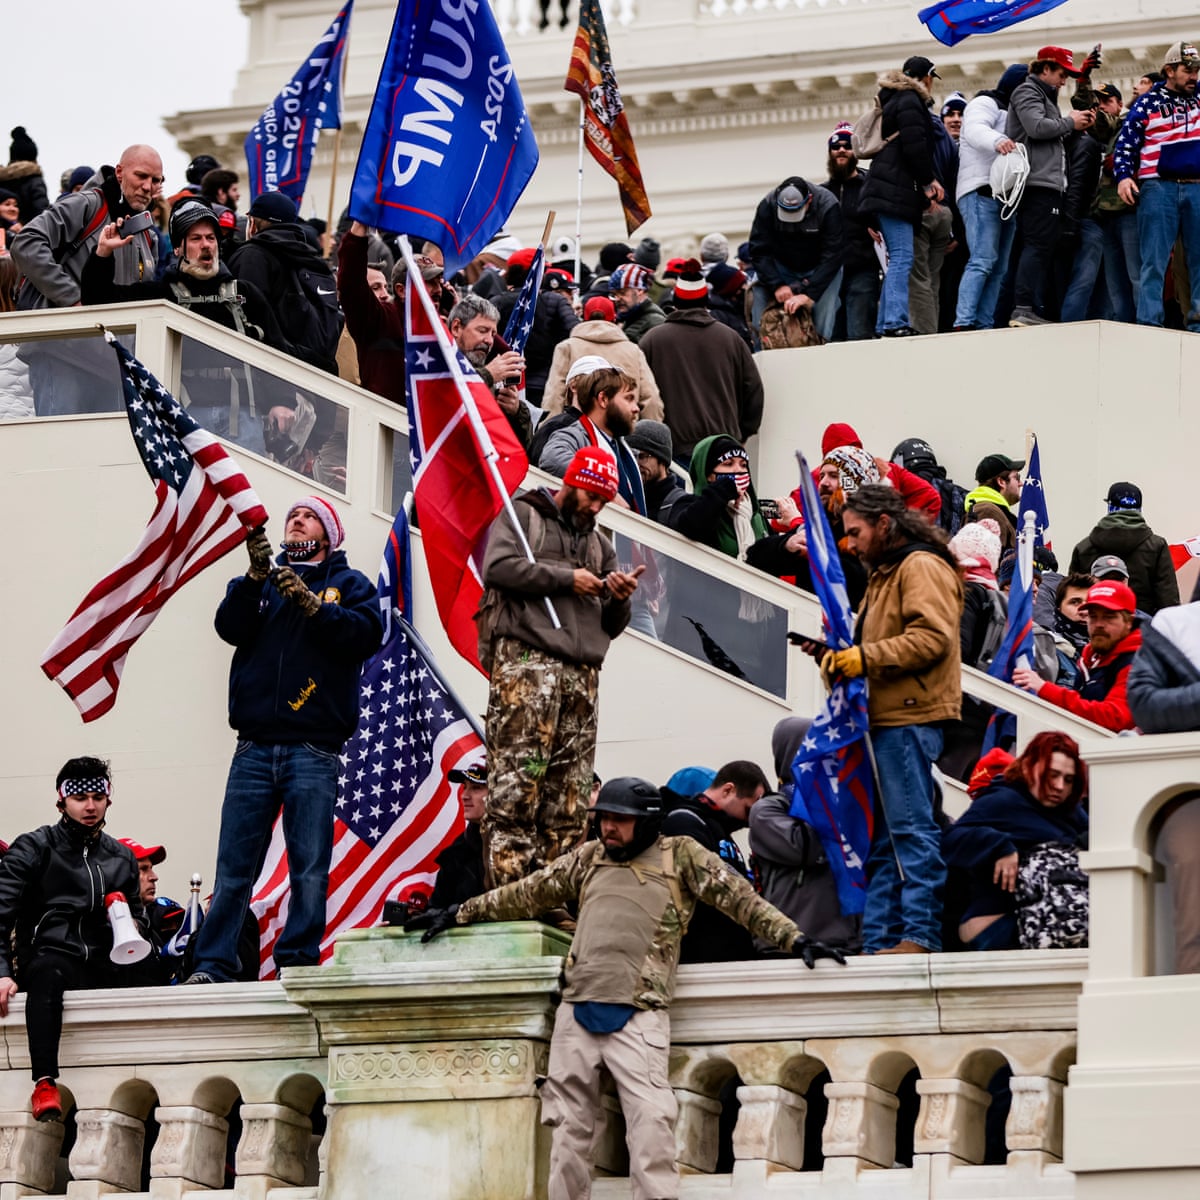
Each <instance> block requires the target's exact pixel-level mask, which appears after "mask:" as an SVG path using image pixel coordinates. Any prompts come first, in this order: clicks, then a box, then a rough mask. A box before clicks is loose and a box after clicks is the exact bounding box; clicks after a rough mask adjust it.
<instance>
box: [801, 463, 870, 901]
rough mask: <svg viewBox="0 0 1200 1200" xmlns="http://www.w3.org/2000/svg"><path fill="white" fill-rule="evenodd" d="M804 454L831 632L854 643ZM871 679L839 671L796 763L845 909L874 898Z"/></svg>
mask: <svg viewBox="0 0 1200 1200" xmlns="http://www.w3.org/2000/svg"><path fill="white" fill-rule="evenodd" d="M797 458H799V460H800V510H801V512H802V513H803V514H804V529H805V535H806V539H807V544H808V566H809V571H810V573H811V575H812V582H813V591H814V592H815V593H816V595H817V599H818V600H819V601H820V602H821V612H822V615H823V617H824V624H825V640H826V642H827V643H828V644H829V645H830V646H832V647H833V648H834V649H836V650H846V649H849V647H851V646H852V645H854V617H853V614H852V613H851V612H850V598H849V596H848V595H847V593H846V576H845V572H844V571H843V570H842V562H841V559H840V558H839V557H838V552H837V544H836V543H835V542H834V540H833V531H832V530H831V529H830V528H829V521H828V519H827V518H826V516H825V509H824V506H823V505H822V504H821V501H820V498H819V497H818V496H817V489H816V485H815V484H814V483H813V477H812V472H811V471H810V470H809V469H808V464H807V463H806V462H805V460H804V456H803V455H797ZM869 724H870V722H869V719H868V716H867V681H866V680H865V679H862V678H859V679H845V678H840V677H839V678H835V680H834V684H833V687H832V689H831V690H830V692H829V695H828V696H827V697H826V699H825V704H824V705H823V706H822V708H821V710H820V712H818V713H817V715H816V718H815V719H814V721H813V723H812V725H811V726H810V727H809V730H808V733H807V734H806V735H805V738H804V740H803V741H802V742H801V744H800V749H799V750H798V751H797V752H796V758H795V760H794V761H793V763H792V781H793V783H794V784H795V787H794V789H793V791H792V806H791V814H792V816H793V817H795V818H797V819H798V820H800V821H805V822H807V823H808V824H809V825H811V826H812V827H813V829H814V830H815V831H816V834H817V836H818V837H819V838H820V840H821V845H822V847H823V848H824V850H825V857H826V858H827V859H828V861H829V869H830V871H831V872H832V873H833V878H834V882H835V884H836V885H837V894H838V903H839V904H840V905H841V909H842V912H843V914H845V915H846V916H850V915H853V914H856V913H861V912H862V911H863V908H864V907H865V905H866V899H867V872H866V864H867V855H868V853H869V852H870V849H871V837H872V834H873V833H874V828H875V788H874V783H873V778H872V774H871V763H870V758H869V756H868V754H867V748H866V736H867V732H868V728H869Z"/></svg>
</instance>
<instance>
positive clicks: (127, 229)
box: [121, 212, 154, 237]
mask: <svg viewBox="0 0 1200 1200" xmlns="http://www.w3.org/2000/svg"><path fill="white" fill-rule="evenodd" d="M153 224H154V218H153V217H152V216H151V215H150V214H149V213H148V212H140V213H135V214H134V215H133V216H132V217H126V218H125V220H124V221H123V222H122V224H121V236H122V237H128V236H129V235H130V234H134V233H142V232H143V231H144V230H147V229H149V228H150V226H151V225H153Z"/></svg>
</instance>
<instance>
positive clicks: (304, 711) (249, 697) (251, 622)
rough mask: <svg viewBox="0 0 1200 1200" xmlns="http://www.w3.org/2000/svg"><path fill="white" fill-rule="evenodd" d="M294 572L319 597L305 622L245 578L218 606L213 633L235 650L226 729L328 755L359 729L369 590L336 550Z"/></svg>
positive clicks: (373, 595) (372, 601)
mask: <svg viewBox="0 0 1200 1200" xmlns="http://www.w3.org/2000/svg"><path fill="white" fill-rule="evenodd" d="M277 561H279V562H280V563H282V562H283V561H284V558H283V555H280V556H279V559H278V560H277ZM297 573H298V574H300V575H301V577H302V578H303V579H304V581H305V582H306V583H307V584H308V586H309V587H310V588H311V589H312V590H313V591H315V592H316V593H317V595H318V596H321V597H322V598H323V599H324V601H325V603H323V604H322V605H321V608H320V610H319V611H318V612H317V613H315V614H314V615H313V616H311V617H306V616H305V615H304V614H303V613H302V612H301V611H300V610H299V609H298V608H297V607H296V606H295V605H294V604H293V603H292V602H291V601H290V600H286V599H284V597H282V596H281V595H280V594H279V592H278V591H277V590H276V589H275V588H274V586H272V584H271V583H269V582H264V583H256V582H255V581H254V580H252V579H250V578H248V577H247V576H244V575H243V576H240V577H239V578H237V579H234V580H232V581H231V582H230V584H229V587H228V589H227V590H226V592H225V599H224V600H222V601H221V603H220V605H219V607H218V608H217V617H216V621H215V624H216V629H217V634H218V635H219V636H220V638H221V639H222V641H226V642H228V643H229V644H230V645H231V646H236V647H237V649H236V650H235V651H234V655H233V665H232V667H231V668H230V671H229V724H230V725H231V726H233V728H234V729H236V730H237V733H238V737H240V738H245V739H248V740H249V741H252V742H263V743H267V744H274V743H279V744H283V745H294V744H296V743H299V742H307V743H309V744H311V745H314V746H317V747H320V748H322V749H325V750H330V751H334V752H336V751H338V750H340V749H341V748H342V746H343V744H344V743H345V742H346V740H347V739H348V738H349V737H350V735H351V734H352V733H353V732H354V731H355V729H356V728H357V727H358V684H359V675H360V672H361V669H362V664H363V663H364V662H365V661H366V660H367V659H368V658H370V657H371V655H372V654H374V653H375V651H376V650H378V649H379V644H380V642H381V641H382V639H383V618H382V617H381V615H380V612H379V597H378V592H377V589H376V587H375V585H374V584H373V583H372V582H371V581H370V580H369V579H368V578H367V577H366V576H365V575H363V574H361V573H360V572H358V571H355V570H353V569H352V568H351V566H350V564H349V563H348V562H347V561H346V555H345V554H344V552H343V551H341V550H335V551H334V552H333V553H332V554H330V555H329V557H328V558H327V559H326V560H325V561H324V562H320V563H317V564H315V565H313V566H308V567H305V566H301V567H298V568H297Z"/></svg>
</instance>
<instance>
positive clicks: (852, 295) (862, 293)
mask: <svg viewBox="0 0 1200 1200" xmlns="http://www.w3.org/2000/svg"><path fill="white" fill-rule="evenodd" d="M878 314H879V267H878V265H876V266H873V267H870V268H868V269H863V270H858V271H854V272H852V273H851V274H849V275H846V274H845V273H844V272H843V274H842V315H841V319H840V320H839V321H838V325H839V326H845V328H844V329H843V330H842V333H843V334H844V336H845V340H846V341H848V342H863V341H870V340H871V338H873V337H874V336H875V318H876V317H877V316H878Z"/></svg>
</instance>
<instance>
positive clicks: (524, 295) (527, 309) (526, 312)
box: [504, 246, 546, 355]
mask: <svg viewBox="0 0 1200 1200" xmlns="http://www.w3.org/2000/svg"><path fill="white" fill-rule="evenodd" d="M545 270H546V255H545V253H544V251H543V248H542V247H541V246H539V247H538V248H537V253H536V254H535V255H534V256H533V261H532V262H531V263H530V264H529V274H528V275H526V276H525V282H524V283H523V284H522V285H521V294H520V295H519V296H518V297H517V302H516V304H515V305H513V310H512V313H511V314H510V315H509V318H508V324H507V325H506V326H505V327H504V340H505V341H506V342H507V343H508V345H509V349H511V350H515V351H516V352H517V353H518V354H521V355H523V354H524V353H525V344H526V343H527V342H528V341H529V334H530V332H531V331H532V330H533V314H534V310H535V309H536V308H537V302H538V293H540V292H541V290H542V273H543V272H544V271H545Z"/></svg>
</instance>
